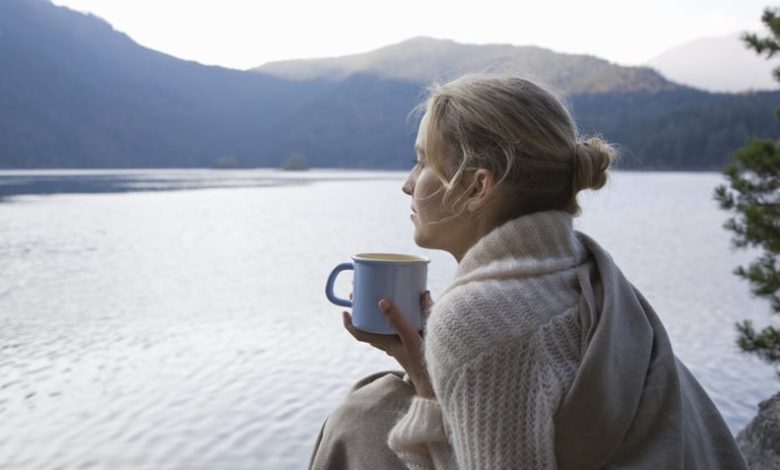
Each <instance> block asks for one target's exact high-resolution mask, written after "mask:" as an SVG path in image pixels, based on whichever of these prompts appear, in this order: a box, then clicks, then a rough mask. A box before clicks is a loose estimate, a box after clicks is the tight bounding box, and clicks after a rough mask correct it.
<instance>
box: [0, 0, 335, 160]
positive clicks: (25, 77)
mask: <svg viewBox="0 0 780 470" xmlns="http://www.w3.org/2000/svg"><path fill="white" fill-rule="evenodd" d="M0 67H1V68H2V70H3V73H2V74H0V164H2V166H5V167H28V166H29V167H44V166H46V167H72V166H82V167H83V166H87V167H92V166H94V167H146V166H151V167H156V166H185V167H187V166H204V165H208V162H211V161H213V160H215V159H217V158H218V157H220V156H224V155H230V156H236V157H240V158H243V159H250V158H252V157H254V155H253V154H254V152H255V149H256V148H258V147H262V144H263V142H264V141H265V140H266V139H267V138H268V137H267V136H266V135H265V133H266V132H268V131H269V129H270V128H271V127H272V126H273V125H275V123H276V122H277V120H278V119H280V118H284V117H285V116H287V115H290V114H291V113H292V112H294V111H295V110H296V109H297V108H298V107H299V106H300V105H301V104H302V103H304V102H308V100H309V99H310V98H312V97H313V96H316V95H318V93H320V92H321V91H322V88H323V87H319V86H317V85H316V84H310V85H308V86H305V87H304V86H300V85H299V84H295V83H290V82H289V81H286V80H280V79H277V78H273V77H269V76H266V75H262V74H248V73H245V72H240V71H236V70H230V69H224V68H219V67H206V66H203V65H200V64H197V63H194V62H187V61H183V60H179V59H176V58H174V57H171V56H168V55H165V54H161V53H159V52H156V51H153V50H150V49H147V48H144V47H141V46H139V45H138V44H137V43H135V42H134V41H132V40H131V39H130V38H129V37H127V36H126V35H124V34H122V33H120V32H117V31H115V30H114V29H113V28H112V27H111V25H109V24H108V23H106V22H105V21H103V20H101V19H99V18H97V17H95V16H91V15H85V14H82V13H77V12H74V11H71V10H69V9H67V8H61V7H55V6H54V5H52V4H51V3H49V2H48V1H43V0H2V1H0Z"/></svg>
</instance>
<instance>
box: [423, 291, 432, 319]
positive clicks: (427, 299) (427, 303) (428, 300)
mask: <svg viewBox="0 0 780 470" xmlns="http://www.w3.org/2000/svg"><path fill="white" fill-rule="evenodd" d="M432 308H433V298H432V297H431V291H429V290H427V291H425V292H423V293H422V294H421V295H420V310H422V314H423V316H426V317H427V316H428V315H430V314H431V309H432Z"/></svg>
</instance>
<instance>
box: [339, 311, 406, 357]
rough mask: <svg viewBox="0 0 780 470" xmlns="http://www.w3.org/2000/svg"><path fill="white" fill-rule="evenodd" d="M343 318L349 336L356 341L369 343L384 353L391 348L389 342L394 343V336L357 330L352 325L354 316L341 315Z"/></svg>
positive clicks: (345, 313)
mask: <svg viewBox="0 0 780 470" xmlns="http://www.w3.org/2000/svg"><path fill="white" fill-rule="evenodd" d="M341 317H342V320H343V322H344V328H346V330H347V331H348V332H349V334H351V335H352V336H353V337H354V338H355V339H356V340H358V341H360V342H361V343H368V344H370V345H371V346H374V347H375V348H377V349H381V350H382V351H387V349H388V347H389V346H390V345H389V341H392V340H393V339H394V337H393V336H389V335H378V334H374V333H366V332H365V331H361V330H358V329H357V328H355V325H353V324H352V316H351V315H350V314H349V313H347V312H343V313H342V314H341Z"/></svg>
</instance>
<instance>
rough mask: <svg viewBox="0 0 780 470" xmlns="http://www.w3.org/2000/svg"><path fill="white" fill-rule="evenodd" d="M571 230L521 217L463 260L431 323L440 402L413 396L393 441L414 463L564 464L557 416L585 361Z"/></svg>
mask: <svg viewBox="0 0 780 470" xmlns="http://www.w3.org/2000/svg"><path fill="white" fill-rule="evenodd" d="M571 223H572V222H571V217H569V216H567V215H566V214H564V213H544V214H536V215H534V216H533V217H522V218H519V219H517V220H514V221H512V222H510V223H508V224H506V225H504V226H502V227H501V228H499V229H497V230H494V231H493V232H491V233H490V234H488V235H487V236H485V237H484V238H483V239H482V240H480V241H479V243H477V244H476V245H475V246H474V247H472V248H471V249H470V250H469V251H468V253H467V254H466V255H465V256H464V257H463V259H462V260H461V262H460V264H459V266H458V270H457V274H456V276H455V279H454V281H453V282H452V284H451V285H450V287H449V288H448V289H447V291H446V292H445V293H444V295H443V296H442V297H441V298H440V299H439V300H438V302H437V303H436V304H435V305H434V308H433V311H432V312H431V316H430V318H429V320H428V325H427V334H426V343H425V360H426V363H427V367H428V371H429V374H430V376H431V380H432V382H433V385H434V389H435V390H436V395H437V401H433V400H424V399H421V398H415V399H414V400H413V403H412V406H411V407H410V409H409V411H408V413H407V414H406V415H405V416H404V418H403V419H402V420H401V421H400V422H399V423H398V424H397V425H396V426H395V428H394V429H393V431H392V432H391V435H390V440H389V444H390V446H391V448H393V449H394V450H395V451H396V452H397V453H398V454H399V455H400V456H401V458H402V459H403V460H404V461H405V462H407V465H408V466H409V468H412V469H418V468H419V469H424V468H426V469H427V468H491V469H500V468H519V466H520V465H524V466H527V468H555V452H554V448H553V433H554V430H553V415H554V413H555V410H556V409H557V407H558V404H559V403H560V402H561V400H562V397H563V396H564V394H565V393H566V390H567V387H568V386H569V384H571V382H572V380H573V378H574V376H575V374H576V371H577V366H578V364H579V362H580V356H581V351H580V326H579V322H578V318H577V315H578V313H577V305H578V299H579V291H578V284H577V274H576V271H575V269H574V268H576V267H577V266H579V265H581V264H583V263H585V262H586V259H587V253H586V251H585V250H584V248H583V247H582V245H581V244H580V243H579V241H578V240H577V238H576V237H575V234H574V231H573V230H572V227H571ZM443 415H444V416H446V417H447V420H446V421H447V423H448V424H449V425H450V426H449V436H448V432H447V431H445V421H444V420H443V418H442V416H443ZM448 437H449V439H448ZM447 442H450V444H451V445H450V446H447V445H441V444H446V443H447Z"/></svg>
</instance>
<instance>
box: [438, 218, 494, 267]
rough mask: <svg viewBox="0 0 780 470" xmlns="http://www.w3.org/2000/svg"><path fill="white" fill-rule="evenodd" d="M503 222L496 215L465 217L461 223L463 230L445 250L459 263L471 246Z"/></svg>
mask: <svg viewBox="0 0 780 470" xmlns="http://www.w3.org/2000/svg"><path fill="white" fill-rule="evenodd" d="M504 222H505V221H504V220H499V219H498V218H496V217H486V216H483V217H480V216H473V217H469V218H467V220H465V222H464V224H463V231H462V232H461V234H460V235H459V236H458V237H457V238H456V240H454V241H455V243H453V246H452V247H450V248H449V249H447V251H448V252H449V253H450V254H451V255H452V256H453V257H454V258H455V261H457V262H458V263H460V262H461V260H462V259H463V256H465V255H466V253H467V252H468V251H469V250H470V249H471V247H473V246H474V245H476V244H477V242H479V241H480V240H481V239H482V237H484V236H485V235H487V234H488V233H490V232H492V231H493V230H495V229H496V228H497V227H499V226H501V225H502V224H503V223H504Z"/></svg>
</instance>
